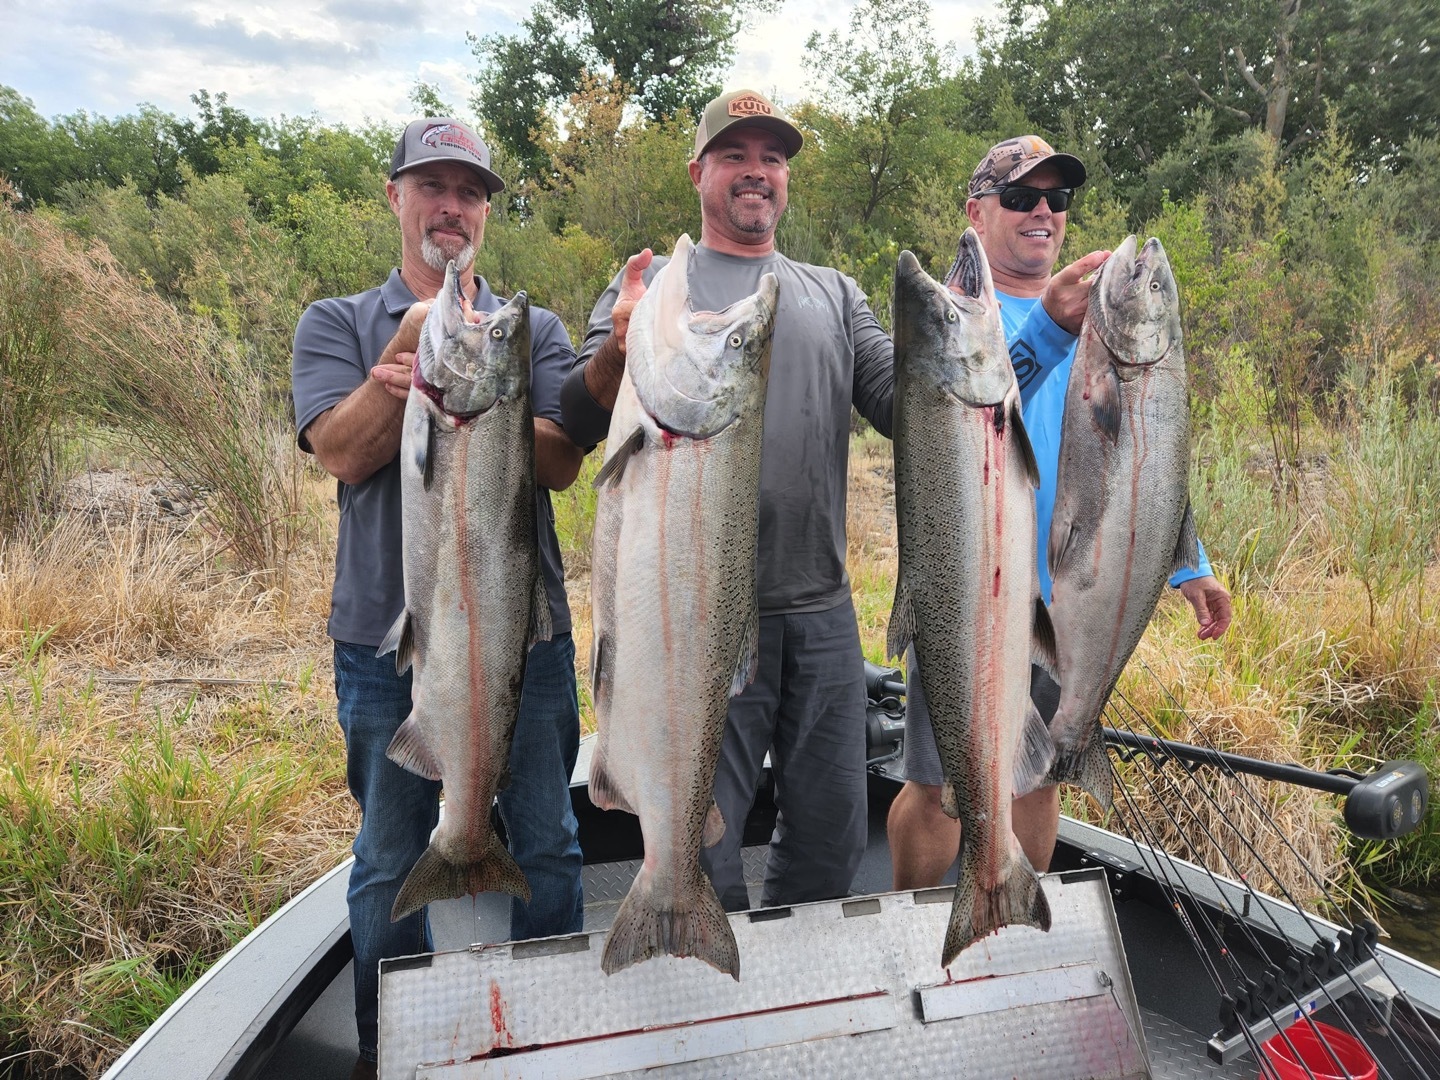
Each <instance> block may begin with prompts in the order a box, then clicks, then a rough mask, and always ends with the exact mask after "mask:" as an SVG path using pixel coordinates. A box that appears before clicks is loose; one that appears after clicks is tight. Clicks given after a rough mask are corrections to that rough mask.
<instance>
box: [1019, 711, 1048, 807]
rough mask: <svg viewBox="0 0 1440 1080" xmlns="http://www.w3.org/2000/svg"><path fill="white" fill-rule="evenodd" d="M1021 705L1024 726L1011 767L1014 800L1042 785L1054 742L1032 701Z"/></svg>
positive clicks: (1046, 775) (1046, 774)
mask: <svg viewBox="0 0 1440 1080" xmlns="http://www.w3.org/2000/svg"><path fill="white" fill-rule="evenodd" d="M1025 706H1026V710H1027V712H1026V716H1025V729H1024V731H1023V733H1022V734H1021V738H1020V745H1018V746H1017V747H1016V748H1015V769H1014V773H1013V775H1012V777H1011V784H1012V785H1013V789H1014V795H1015V797H1016V798H1017V799H1018V798H1019V797H1020V796H1022V795H1029V794H1030V793H1031V792H1032V791H1036V790H1038V789H1040V788H1042V787H1044V786H1045V783H1046V777H1048V776H1049V774H1050V766H1051V765H1053V764H1054V763H1055V743H1054V742H1052V741H1051V739H1050V729H1049V728H1047V727H1046V726H1045V720H1044V718H1043V717H1041V715H1040V713H1039V712H1038V711H1037V710H1036V708H1035V703H1034V702H1033V701H1026V703H1025Z"/></svg>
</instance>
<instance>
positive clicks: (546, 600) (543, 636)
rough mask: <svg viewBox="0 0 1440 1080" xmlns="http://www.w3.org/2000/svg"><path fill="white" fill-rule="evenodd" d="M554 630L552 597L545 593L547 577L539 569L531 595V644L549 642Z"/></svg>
mask: <svg viewBox="0 0 1440 1080" xmlns="http://www.w3.org/2000/svg"><path fill="white" fill-rule="evenodd" d="M553 628H554V626H553V623H552V622H551V620H550V596H549V594H548V593H547V592H546V591H545V575H544V574H543V573H541V572H540V571H539V570H538V569H537V570H536V572H535V588H534V590H533V591H532V593H531V594H530V635H529V637H530V641H529V643H530V644H531V645H534V644H535V643H536V642H537V641H549V640H550V637H551V634H552V631H553Z"/></svg>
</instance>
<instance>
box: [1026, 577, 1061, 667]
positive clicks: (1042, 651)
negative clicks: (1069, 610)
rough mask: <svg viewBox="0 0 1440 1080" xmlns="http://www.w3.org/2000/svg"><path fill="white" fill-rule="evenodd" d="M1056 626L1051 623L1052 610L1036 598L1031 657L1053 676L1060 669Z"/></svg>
mask: <svg viewBox="0 0 1440 1080" xmlns="http://www.w3.org/2000/svg"><path fill="white" fill-rule="evenodd" d="M1055 651H1056V647H1055V624H1054V623H1052V622H1051V621H1050V609H1049V608H1047V607H1046V606H1045V601H1044V600H1042V599H1040V597H1038V596H1037V597H1035V624H1034V627H1033V628H1032V631H1031V649H1030V657H1031V659H1032V660H1034V661H1035V663H1037V664H1039V665H1040V666H1041V667H1042V668H1044V669H1045V670H1046V671H1047V672H1049V673H1050V675H1051V676H1054V675H1055V674H1056V672H1058V671H1059V669H1060V662H1059V660H1058V659H1056V656H1055Z"/></svg>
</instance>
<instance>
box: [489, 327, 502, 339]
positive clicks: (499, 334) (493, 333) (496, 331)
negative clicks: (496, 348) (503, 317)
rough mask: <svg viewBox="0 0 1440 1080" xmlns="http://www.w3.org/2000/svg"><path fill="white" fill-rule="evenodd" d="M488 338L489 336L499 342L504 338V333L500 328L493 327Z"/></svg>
mask: <svg viewBox="0 0 1440 1080" xmlns="http://www.w3.org/2000/svg"><path fill="white" fill-rule="evenodd" d="M490 336H491V337H492V338H494V339H495V340H496V341H499V340H500V339H501V338H503V337H504V336H505V331H504V330H501V329H500V327H498V326H497V327H495V328H494V329H493V330H491V331H490Z"/></svg>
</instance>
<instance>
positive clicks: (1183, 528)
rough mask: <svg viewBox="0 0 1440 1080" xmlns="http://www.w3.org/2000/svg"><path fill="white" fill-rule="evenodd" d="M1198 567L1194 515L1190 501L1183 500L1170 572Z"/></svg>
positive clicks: (1198, 558)
mask: <svg viewBox="0 0 1440 1080" xmlns="http://www.w3.org/2000/svg"><path fill="white" fill-rule="evenodd" d="M1199 568H1200V538H1199V537H1198V536H1196V535H1195V515H1194V513H1193V512H1192V511H1191V509H1190V502H1189V500H1186V502H1185V516H1184V517H1183V518H1181V519H1180V535H1179V537H1177V538H1176V540H1175V561H1174V564H1173V565H1172V566H1171V568H1170V572H1171V573H1172V574H1174V573H1178V572H1179V571H1181V570H1198V569H1199Z"/></svg>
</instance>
